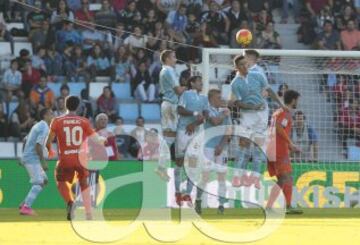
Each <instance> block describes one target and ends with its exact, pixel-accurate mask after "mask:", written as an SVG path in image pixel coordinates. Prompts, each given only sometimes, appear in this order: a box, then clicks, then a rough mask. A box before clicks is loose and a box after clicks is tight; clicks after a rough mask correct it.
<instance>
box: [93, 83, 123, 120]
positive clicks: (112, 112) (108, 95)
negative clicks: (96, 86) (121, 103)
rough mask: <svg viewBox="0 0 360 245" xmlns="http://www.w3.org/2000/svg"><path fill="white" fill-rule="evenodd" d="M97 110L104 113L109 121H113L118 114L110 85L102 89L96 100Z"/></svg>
mask: <svg viewBox="0 0 360 245" xmlns="http://www.w3.org/2000/svg"><path fill="white" fill-rule="evenodd" d="M96 104H97V112H98V113H105V114H106V115H107V116H108V117H109V119H110V121H111V122H114V121H115V119H116V116H117V114H118V109H117V103H116V98H115V96H114V93H113V91H112V90H111V88H110V86H106V87H104V89H103V93H102V95H101V96H100V97H99V98H98V100H97V101H96Z"/></svg>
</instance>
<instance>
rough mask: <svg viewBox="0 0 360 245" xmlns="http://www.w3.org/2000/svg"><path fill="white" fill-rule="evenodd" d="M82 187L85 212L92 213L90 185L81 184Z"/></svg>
mask: <svg viewBox="0 0 360 245" xmlns="http://www.w3.org/2000/svg"><path fill="white" fill-rule="evenodd" d="M80 188H81V196H82V199H83V203H84V207H85V212H86V213H87V214H90V213H91V199H90V188H89V185H88V184H87V183H86V184H82V185H80Z"/></svg>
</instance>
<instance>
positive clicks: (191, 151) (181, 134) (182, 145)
mask: <svg viewBox="0 0 360 245" xmlns="http://www.w3.org/2000/svg"><path fill="white" fill-rule="evenodd" d="M197 134H198V133H196V132H195V133H193V134H192V135H188V134H186V131H185V130H179V131H178V132H177V134H176V140H175V157H176V158H183V157H185V154H187V157H195V158H199V155H200V154H199V153H200V152H201V149H202V144H203V140H202V139H203V136H201V137H198V136H197V137H196V139H195V140H196V142H194V143H193V144H191V147H190V143H191V142H192V140H193V139H194V138H195V136H196V135H197Z"/></svg>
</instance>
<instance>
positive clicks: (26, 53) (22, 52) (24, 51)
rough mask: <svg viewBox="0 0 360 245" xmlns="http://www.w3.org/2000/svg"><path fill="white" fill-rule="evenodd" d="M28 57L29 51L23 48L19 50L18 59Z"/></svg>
mask: <svg viewBox="0 0 360 245" xmlns="http://www.w3.org/2000/svg"><path fill="white" fill-rule="evenodd" d="M28 55H30V52H29V50H27V49H25V48H23V49H22V50H20V57H24V56H28Z"/></svg>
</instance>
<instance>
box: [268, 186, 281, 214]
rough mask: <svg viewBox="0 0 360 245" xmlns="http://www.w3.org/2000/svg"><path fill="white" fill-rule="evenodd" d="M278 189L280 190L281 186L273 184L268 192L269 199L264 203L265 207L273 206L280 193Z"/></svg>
mask: <svg viewBox="0 0 360 245" xmlns="http://www.w3.org/2000/svg"><path fill="white" fill-rule="evenodd" d="M280 190H281V187H280V186H279V185H278V184H275V185H274V186H273V187H272V188H271V192H270V196H269V200H268V202H267V204H266V208H272V207H273V206H274V203H275V201H276V199H277V197H278V196H279V194H280Z"/></svg>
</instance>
